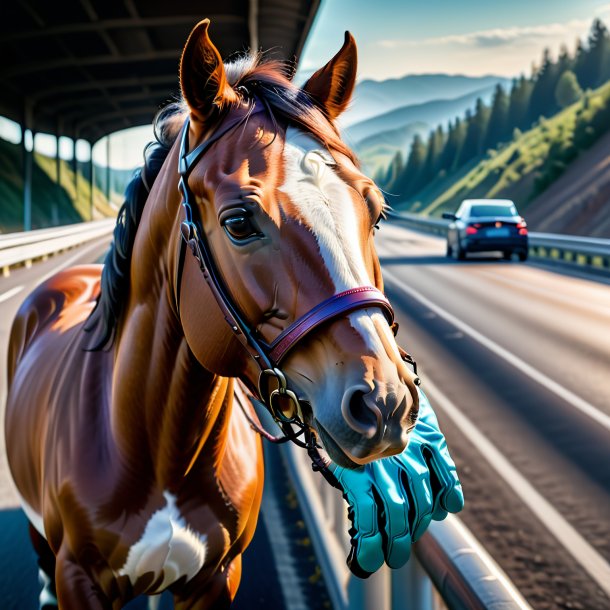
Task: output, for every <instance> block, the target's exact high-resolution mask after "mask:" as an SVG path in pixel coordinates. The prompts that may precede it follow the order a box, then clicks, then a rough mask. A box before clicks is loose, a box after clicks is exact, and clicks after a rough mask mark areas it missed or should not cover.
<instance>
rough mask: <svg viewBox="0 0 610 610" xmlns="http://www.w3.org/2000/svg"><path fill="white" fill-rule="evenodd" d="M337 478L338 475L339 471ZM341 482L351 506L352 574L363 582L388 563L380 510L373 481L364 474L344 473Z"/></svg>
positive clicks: (345, 496) (340, 475) (349, 560)
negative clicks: (381, 529) (384, 551)
mask: <svg viewBox="0 0 610 610" xmlns="http://www.w3.org/2000/svg"><path fill="white" fill-rule="evenodd" d="M335 476H337V471H335ZM337 479H338V480H339V482H340V483H341V485H342V486H343V489H344V490H345V494H344V496H343V497H344V498H345V500H346V501H347V503H348V505H349V509H348V517H349V519H350V520H351V522H352V527H351V529H350V531H349V534H350V543H351V545H352V548H351V550H350V553H349V556H348V558H347V565H348V566H349V568H350V570H351V571H352V572H353V573H354V574H355V575H356V576H359V577H360V578H366V577H368V576H370V575H371V574H372V573H373V572H375V571H377V570H378V569H379V568H380V567H381V566H382V565H383V562H384V555H383V537H382V535H381V532H380V530H379V518H378V508H377V503H376V501H375V497H374V496H373V490H372V481H371V479H370V478H369V476H367V475H366V474H365V473H363V472H354V471H349V470H343V471H342V472H340V473H339V474H338V476H337Z"/></svg>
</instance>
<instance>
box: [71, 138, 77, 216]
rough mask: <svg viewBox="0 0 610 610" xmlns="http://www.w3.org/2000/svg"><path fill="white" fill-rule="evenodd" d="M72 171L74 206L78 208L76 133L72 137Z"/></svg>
mask: <svg viewBox="0 0 610 610" xmlns="http://www.w3.org/2000/svg"><path fill="white" fill-rule="evenodd" d="M72 171H73V172H74V207H75V208H76V209H78V159H77V158H76V133H74V134H73V138H72Z"/></svg>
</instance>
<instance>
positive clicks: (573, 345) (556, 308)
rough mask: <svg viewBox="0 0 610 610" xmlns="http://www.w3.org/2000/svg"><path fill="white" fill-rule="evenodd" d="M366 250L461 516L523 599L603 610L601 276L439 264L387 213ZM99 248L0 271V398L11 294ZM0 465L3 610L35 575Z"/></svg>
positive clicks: (606, 354)
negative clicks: (413, 370) (432, 419)
mask: <svg viewBox="0 0 610 610" xmlns="http://www.w3.org/2000/svg"><path fill="white" fill-rule="evenodd" d="M377 245H378V251H379V255H380V258H381V261H382V266H383V270H384V277H385V281H386V292H387V294H388V296H389V297H390V299H391V301H392V303H393V305H394V306H395V309H396V313H397V318H398V321H399V322H400V325H401V326H400V331H399V335H398V338H399V342H400V343H401V344H402V345H403V347H405V348H406V349H407V350H408V351H410V352H411V353H412V354H413V355H414V356H415V357H416V359H417V361H418V364H419V372H420V375H421V377H422V379H423V386H422V387H423V389H424V391H426V392H427V393H428V395H429V397H430V399H431V400H432V404H433V405H434V406H435V408H436V410H437V413H438V415H439V420H440V422H441V426H442V428H443V430H444V432H445V434H446V436H447V439H448V443H449V446H450V448H451V452H452V454H453V456H454V458H455V459H456V462H457V464H458V468H459V472H460V476H461V479H462V482H463V485H464V489H465V494H466V509H465V510H464V512H463V513H462V518H463V520H464V522H465V523H466V525H467V526H468V527H469V528H470V529H471V530H472V531H473V533H474V534H475V535H476V536H477V538H478V539H479V540H480V541H481V542H482V543H483V545H484V546H485V547H486V548H487V550H488V551H489V552H490V553H491V554H492V556H493V557H494V558H495V559H496V561H498V563H499V564H500V565H501V567H502V568H503V569H504V570H505V571H506V572H507V574H508V575H509V577H510V578H511V579H512V580H513V581H514V582H515V584H516V585H517V587H518V588H519V589H520V591H521V592H522V593H523V594H524V595H525V597H526V598H527V600H528V601H529V603H530V604H532V606H533V607H534V608H537V609H538V608H545V609H546V608H576V609H578V608H582V609H586V610H596V609H598V608H599V609H602V608H606V609H607V608H608V607H610V597H609V595H610V566H609V565H608V561H609V560H610V521H609V515H610V467H609V464H610V443H609V442H608V441H609V439H610V400H609V398H610V381H609V380H608V365H609V364H610V341H609V339H610V332H609V328H610V325H609V323H610V286H609V285H608V283H607V282H605V281H604V280H601V279H600V278H596V279H586V278H583V277H580V278H579V277H573V276H571V275H568V274H566V273H563V272H562V271H561V270H560V269H556V268H555V269H550V268H544V267H542V266H539V265H536V264H534V263H527V264H522V263H516V262H506V261H499V260H497V259H493V258H485V257H477V258H476V259H469V260H467V261H464V262H461V261H460V262H456V261H452V260H447V259H446V258H445V257H444V242H443V240H441V239H438V238H433V237H429V236H425V235H421V234H418V233H415V232H412V231H408V230H406V229H404V228H402V227H399V226H397V225H392V224H389V223H384V224H383V225H382V227H381V230H380V231H379V233H378V236H377ZM106 246H107V242H103V241H100V242H96V243H91V244H88V245H86V246H84V247H82V248H79V249H77V250H73V251H71V252H68V253H66V254H63V255H61V256H58V257H55V258H52V259H49V260H48V261H46V262H42V263H38V264H36V265H34V267H32V269H20V270H15V271H14V272H13V273H12V275H11V276H10V277H9V278H5V279H0V347H1V349H0V367H1V369H0V370H1V375H2V377H1V378H0V379H1V381H0V401H1V404H2V405H4V392H5V382H4V376H5V358H6V353H5V351H6V343H7V334H8V329H9V325H10V321H11V320H12V317H13V315H14V313H15V311H16V309H17V307H18V306H19V303H20V302H21V299H22V298H23V297H24V296H25V295H26V294H27V293H28V292H29V291H30V290H31V289H32V288H33V287H34V286H35V285H36V284H37V283H38V282H39V281H40V280H41V278H43V277H44V276H45V275H46V274H48V273H52V272H53V270H55V269H57V268H58V267H59V266H64V265H65V266H67V265H69V264H75V263H78V262H93V261H96V260H99V259H100V257H101V256H102V255H103V252H104V250H105V248H106ZM2 408H3V407H2ZM2 438H3V435H2ZM0 460H1V462H0V510H1V511H2V512H0V532H5V533H2V534H0V546H1V548H2V549H4V550H3V551H2V557H1V558H0V568H1V569H0V592H2V594H3V595H4V600H5V601H6V599H7V598H6V594H7V593H9V604H8V605H6V603H3V605H2V607H3V608H5V607H7V608H11V607H15V608H29V607H34V606H29V605H19V604H18V603H17V602H16V601H15V604H16V605H14V606H13V605H11V603H10V599H12V598H11V597H10V594H12V593H13V592H14V591H15V590H16V589H20V590H21V589H22V588H23V587H25V586H26V585H25V584H21V583H22V582H23V583H26V582H27V583H30V588H31V579H32V577H33V573H34V572H33V567H32V566H31V563H32V558H31V555H29V553H28V552H25V551H19V552H15V549H17V548H18V547H19V545H24V540H25V536H24V533H23V531H24V530H23V526H24V524H23V521H20V519H22V517H21V516H20V514H19V513H18V511H17V510H16V508H15V507H16V498H15V496H14V492H13V490H12V484H11V483H10V482H9V480H8V475H7V472H6V463H5V459H4V453H3V452H2V453H1V454H0ZM9 523H11V524H16V526H17V527H18V528H21V529H18V534H14V533H12V532H13V529H11V528H10V527H8V528H7V525H8V524H9ZM19 532H20V533H19ZM262 536H263V539H262V542H261V545H262V546H264V545H265V544H266V542H265V539H264V533H263V534H262ZM5 549H10V550H11V552H8V553H7V552H6V550H5ZM28 562H29V563H28ZM259 563H260V562H259ZM9 565H10V566H11V568H10V569H8V570H7V569H4V568H6V567H7V566H9ZM2 566H4V567H3V568H2ZM28 566H29V567H28ZM27 570H29V571H27ZM13 571H14V572H15V573H13ZM24 574H25V576H24ZM19 578H21V579H22V580H19ZM24 579H25V580H24ZM28 595H29V597H28V598H27V599H30V600H31V599H33V598H32V592H31V591H30V592H29V593H28ZM14 599H17V598H14ZM19 599H22V598H19ZM267 601H269V600H267ZM252 607H254V606H252ZM268 607H270V606H268ZM273 607H275V606H273ZM308 607H313V606H312V605H311V604H310V605H309V606H308Z"/></svg>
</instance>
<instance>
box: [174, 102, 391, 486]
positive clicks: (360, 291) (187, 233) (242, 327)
mask: <svg viewBox="0 0 610 610" xmlns="http://www.w3.org/2000/svg"><path fill="white" fill-rule="evenodd" d="M256 106H259V108H256ZM256 106H255V107H254V110H252V111H251V112H250V113H249V114H247V115H242V116H240V117H237V118H236V119H233V120H228V121H226V123H225V124H223V125H221V127H220V128H219V129H218V130H216V131H215V132H214V133H213V134H212V135H211V136H209V137H208V138H207V139H206V140H204V141H203V142H202V143H201V144H199V145H198V146H197V147H196V148H195V149H194V150H192V151H191V152H189V141H188V133H189V119H188V118H187V119H186V121H185V124H184V127H183V129H182V136H181V143H180V160H179V168H178V171H179V173H180V181H179V184H178V186H179V188H180V191H181V193H182V208H183V210H184V213H185V220H183V222H182V223H181V226H180V231H181V235H182V239H181V240H180V253H179V257H178V270H177V275H176V278H177V279H176V283H177V286H176V295H177V306H178V311H179V307H180V287H181V282H182V270H183V266H184V258H185V251H186V247H187V246H188V247H189V248H190V250H191V252H192V253H193V255H194V257H195V258H196V260H197V262H198V264H199V268H200V270H201V273H202V274H203V277H204V278H205V281H206V282H207V284H208V286H209V287H210V290H211V291H212V294H213V295H214V298H215V299H216V302H217V303H218V306H219V308H220V310H221V311H222V313H223V316H224V318H225V320H226V322H227V324H228V326H229V327H230V329H231V331H232V332H233V334H234V336H235V337H236V338H237V339H238V341H239V342H240V343H241V344H242V346H243V347H244V348H245V349H246V350H247V352H248V353H249V354H250V356H251V357H252V358H253V359H254V361H255V362H256V364H257V366H258V367H259V369H260V374H259V381H258V387H257V388H254V391H255V392H256V393H257V394H258V398H259V399H260V401H261V402H262V403H263V404H264V405H265V407H266V408H267V409H268V410H269V412H270V413H271V415H272V416H273V418H274V420H275V421H276V423H277V424H278V425H279V426H280V428H281V429H282V431H283V432H284V434H285V436H284V437H281V438H280V439H274V440H276V441H277V440H280V441H285V440H292V441H294V442H296V443H297V444H299V445H300V446H302V447H305V448H307V450H308V452H309V455H310V457H311V458H312V460H313V467H314V470H321V471H322V474H323V475H324V476H325V477H326V478H327V479H328V478H329V477H331V480H330V482H331V484H336V480H334V476H333V475H332V473H330V471H329V470H328V469H327V468H326V467H325V464H324V461H323V460H322V457H321V456H320V454H319V452H318V451H317V446H316V442H315V436H314V434H313V433H312V431H311V429H310V428H309V426H307V425H306V424H305V423H304V420H303V415H302V405H303V403H304V402H305V401H303V400H301V399H300V398H299V397H298V396H297V395H296V393H295V392H294V391H293V390H291V389H290V388H289V387H288V384H287V381H286V376H285V375H284V373H283V372H282V370H281V368H280V364H281V362H282V360H283V359H284V358H285V357H286V355H287V354H288V353H289V352H290V351H291V350H292V349H294V348H295V347H296V346H297V345H298V344H299V343H300V342H301V341H302V340H303V339H304V338H305V337H307V336H309V335H311V334H312V333H314V332H315V331H316V330H317V329H318V328H319V327H320V326H322V325H323V324H326V323H328V322H331V321H332V320H335V319H337V318H339V317H343V316H345V315H347V314H349V313H351V312H353V311H357V310H360V309H368V308H371V307H374V308H380V309H381V311H382V312H383V313H384V315H385V317H386V318H387V320H388V323H389V324H390V325H391V326H392V325H393V322H394V311H393V309H392V306H391V305H390V303H389V301H388V300H387V298H386V297H385V295H384V294H383V293H382V292H381V291H380V290H378V289H377V288H375V287H373V286H361V287H358V288H351V289H349V290H345V291H343V292H340V293H338V294H335V295H333V296H332V297H330V298H328V299H326V300H325V301H322V302H321V303H320V304H318V305H316V306H315V307H314V308H312V309H311V310H309V311H308V312H307V313H306V314H304V315H303V316H301V317H300V318H299V319H297V320H295V321H294V322H293V323H292V324H290V326H288V327H287V328H286V329H284V330H283V331H282V332H281V333H280V335H279V336H278V337H276V338H275V339H274V340H273V341H271V342H266V341H265V339H264V338H263V337H261V336H260V334H259V333H258V331H257V330H256V329H254V328H253V327H252V326H251V325H250V324H249V322H248V321H247V320H246V318H245V317H244V315H243V314H242V312H241V311H240V310H239V308H238V307H237V305H236V304H235V301H234V299H233V298H232V296H231V293H230V291H229V289H228V287H227V285H226V284H225V282H224V280H223V278H222V276H221V274H220V272H219V270H218V267H217V265H216V263H215V261H214V258H213V255H212V250H211V248H210V245H209V242H208V239H207V236H206V233H205V231H204V230H203V224H202V222H201V217H200V215H199V209H198V207H197V204H196V202H195V197H194V195H193V193H192V191H191V190H190V188H189V185H188V178H189V175H190V173H191V172H192V170H193V168H194V167H195V166H196V165H197V163H198V162H199V161H200V160H201V158H202V156H203V155H204V154H205V153H206V152H207V151H208V150H209V149H210V147H211V146H212V145H213V144H214V143H215V142H217V141H218V140H219V139H220V138H221V137H222V136H224V135H225V134H226V133H228V132H229V131H231V130H232V129H234V128H235V127H237V126H238V125H240V124H242V123H243V122H244V121H245V120H247V118H248V117H249V116H251V115H252V114H254V113H257V112H260V111H261V109H260V105H259V104H256ZM251 389H253V388H251ZM287 405H288V406H289V407H292V408H290V409H286V406H287ZM282 407H283V408H282ZM284 411H292V412H293V413H294V415H293V416H292V417H286V415H285V414H284ZM250 423H251V424H253V426H255V427H256V429H258V426H256V424H254V422H253V421H252V420H251V421H250ZM293 426H295V427H296V428H297V429H298V432H296V433H295V431H294V428H293ZM258 431H259V432H260V429H258ZM301 435H303V436H304V439H305V441H304V442H303V441H302V440H300V439H299V438H298V437H299V436H301ZM265 436H266V437H267V438H269V435H268V434H266V435H265Z"/></svg>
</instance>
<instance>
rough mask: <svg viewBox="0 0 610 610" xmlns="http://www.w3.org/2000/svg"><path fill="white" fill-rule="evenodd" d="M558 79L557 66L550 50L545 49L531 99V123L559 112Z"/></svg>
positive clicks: (529, 113) (529, 112)
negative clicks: (557, 100) (556, 97)
mask: <svg viewBox="0 0 610 610" xmlns="http://www.w3.org/2000/svg"><path fill="white" fill-rule="evenodd" d="M558 78H559V75H558V74H557V64H554V63H553V61H552V60H551V52H550V51H549V49H545V50H544V55H543V57H542V66H541V67H540V70H539V71H538V74H537V75H536V80H535V81H534V87H533V89H532V94H531V97H530V105H529V111H528V115H529V118H530V121H532V122H533V121H535V120H536V119H537V118H538V117H540V116H545V117H549V116H552V115H553V114H555V113H556V112H557V110H558V108H557V103H556V101H555V87H556V83H557V79H558Z"/></svg>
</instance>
